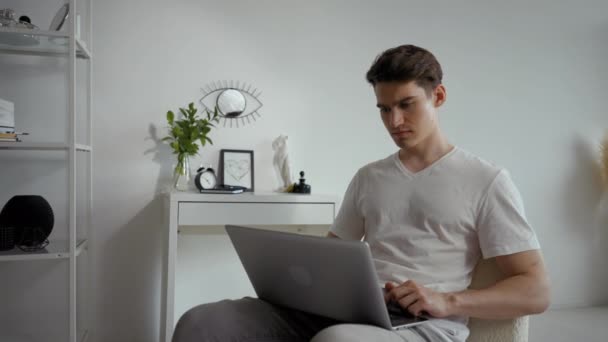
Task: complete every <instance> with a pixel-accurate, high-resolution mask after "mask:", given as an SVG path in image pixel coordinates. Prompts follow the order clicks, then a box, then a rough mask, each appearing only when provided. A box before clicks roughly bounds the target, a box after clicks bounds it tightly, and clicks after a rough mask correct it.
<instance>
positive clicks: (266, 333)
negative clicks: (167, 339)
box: [172, 297, 453, 342]
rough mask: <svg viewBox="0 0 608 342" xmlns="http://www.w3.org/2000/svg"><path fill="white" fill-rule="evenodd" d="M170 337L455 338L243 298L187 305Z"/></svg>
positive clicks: (425, 328) (317, 341)
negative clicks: (351, 321)
mask: <svg viewBox="0 0 608 342" xmlns="http://www.w3.org/2000/svg"><path fill="white" fill-rule="evenodd" d="M172 341H173V342H210V341H221V342H227V341H230V342H245V341H256V342H264V341H274V342H279V341H301V342H304V341H306V342H307V341H311V342H330V341H331V342H341V341H349V342H357V341H366V342H367V341H386V342H425V341H427V342H428V341H432V342H436V341H446V342H447V341H453V339H451V338H449V337H447V336H446V335H445V334H443V333H442V332H441V331H440V330H438V329H436V328H434V327H432V326H430V325H428V324H422V325H419V326H414V327H412V328H410V329H405V330H399V331H389V330H385V329H382V328H379V327H375V326H370V325H362V324H339V322H337V321H334V320H332V319H328V318H324V317H319V316H315V315H311V314H307V313H304V312H300V311H296V310H291V309H287V308H282V307H278V306H275V305H272V304H269V303H267V302H264V301H262V300H259V299H254V298H248V297H247V298H243V299H239V300H224V301H221V302H217V303H210V304H203V305H199V306H196V307H194V308H192V309H190V310H189V311H188V312H186V313H185V314H184V315H183V316H182V317H181V318H180V319H179V321H178V322H177V326H176V327H175V332H174V334H173V340H172Z"/></svg>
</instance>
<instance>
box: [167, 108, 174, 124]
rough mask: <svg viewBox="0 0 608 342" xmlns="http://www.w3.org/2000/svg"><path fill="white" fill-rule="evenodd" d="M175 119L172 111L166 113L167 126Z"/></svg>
mask: <svg viewBox="0 0 608 342" xmlns="http://www.w3.org/2000/svg"><path fill="white" fill-rule="evenodd" d="M174 119H175V114H174V113H173V112H172V111H168V112H167V122H168V123H169V125H173V120H174Z"/></svg>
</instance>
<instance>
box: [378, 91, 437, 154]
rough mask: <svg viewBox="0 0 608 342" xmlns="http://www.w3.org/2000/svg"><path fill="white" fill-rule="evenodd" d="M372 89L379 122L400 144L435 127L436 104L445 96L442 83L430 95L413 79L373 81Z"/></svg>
mask: <svg viewBox="0 0 608 342" xmlns="http://www.w3.org/2000/svg"><path fill="white" fill-rule="evenodd" d="M374 92H375V93H376V100H377V102H378V105H377V106H378V108H379V109H380V115H381V117H382V122H384V126H385V127H386V129H387V130H388V132H389V134H390V135H391V138H393V141H395V144H397V146H399V147H400V148H411V147H414V146H416V145H418V144H419V143H420V142H422V141H425V140H426V139H427V138H429V137H430V136H432V135H433V134H434V133H435V132H436V131H437V128H438V126H437V108H438V107H439V106H441V104H443V101H444V100H445V89H444V88H443V86H442V85H439V86H438V87H437V88H436V89H435V90H434V91H433V93H432V94H431V95H430V96H427V94H426V92H425V90H424V88H421V87H420V86H418V85H417V84H416V82H415V81H410V82H400V81H395V82H381V83H377V84H376V86H375V87H374Z"/></svg>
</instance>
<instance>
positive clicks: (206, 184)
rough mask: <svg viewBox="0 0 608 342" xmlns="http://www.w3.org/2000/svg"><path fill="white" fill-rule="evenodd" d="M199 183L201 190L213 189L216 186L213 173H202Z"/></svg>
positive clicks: (215, 178)
mask: <svg viewBox="0 0 608 342" xmlns="http://www.w3.org/2000/svg"><path fill="white" fill-rule="evenodd" d="M199 182H200V184H201V187H202V188H203V189H213V188H215V186H216V185H217V177H216V176H215V173H214V172H213V171H203V173H201V176H200V180H199Z"/></svg>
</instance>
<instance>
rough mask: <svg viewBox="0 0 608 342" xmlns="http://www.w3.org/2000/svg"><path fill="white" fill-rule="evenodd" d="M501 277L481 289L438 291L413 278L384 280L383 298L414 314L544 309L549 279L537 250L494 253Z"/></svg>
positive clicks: (510, 314) (491, 315) (495, 314)
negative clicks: (396, 280)
mask: <svg viewBox="0 0 608 342" xmlns="http://www.w3.org/2000/svg"><path fill="white" fill-rule="evenodd" d="M496 263H497V265H498V268H499V269H500V270H501V271H502V272H503V273H504V274H505V275H506V278H505V279H504V280H501V281H499V282H497V283H496V284H494V285H491V286H489V287H487V288H484V289H480V290H464V291H461V292H453V293H440V292H436V291H434V290H431V289H429V288H426V287H424V286H422V285H419V284H417V283H416V282H415V281H412V280H408V281H406V282H405V283H403V284H401V285H397V284H393V283H387V284H386V289H387V290H388V292H387V294H386V300H394V301H397V302H398V303H399V304H400V305H401V307H403V308H406V309H407V310H408V311H409V312H411V313H412V314H414V315H417V316H418V315H421V314H424V313H426V314H429V315H431V316H434V317H446V316H452V315H459V316H470V317H478V318H485V319H508V318H515V317H519V316H524V315H530V314H537V313H541V312H543V311H545V310H546V309H547V307H548V306H549V302H550V289H549V279H548V277H547V273H546V271H545V266H544V264H543V260H542V256H541V254H540V252H539V251H537V250H533V251H526V252H521V253H515V254H511V255H504V256H499V257H496Z"/></svg>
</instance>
